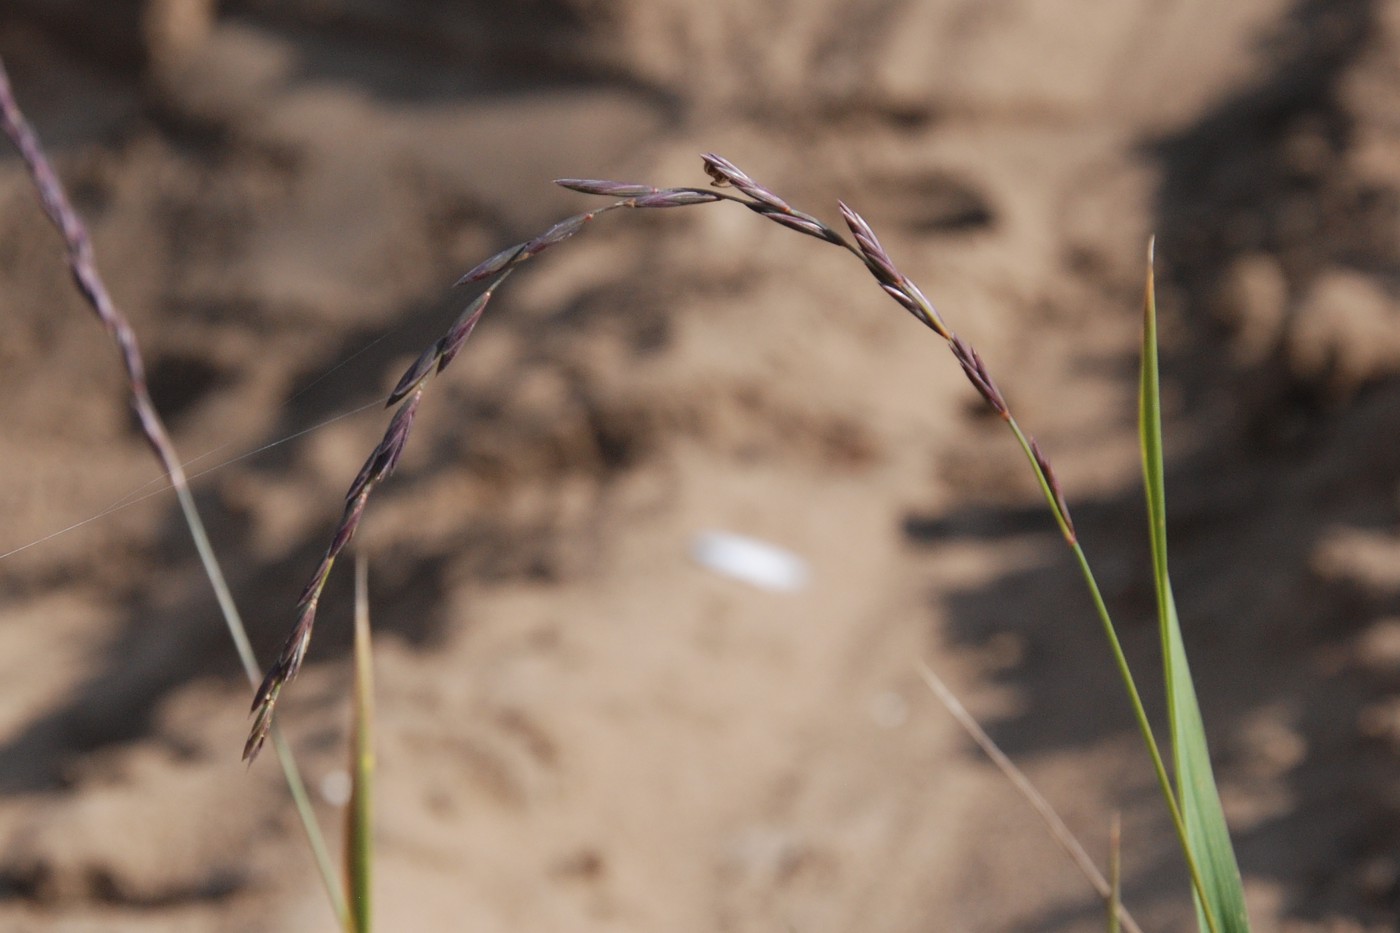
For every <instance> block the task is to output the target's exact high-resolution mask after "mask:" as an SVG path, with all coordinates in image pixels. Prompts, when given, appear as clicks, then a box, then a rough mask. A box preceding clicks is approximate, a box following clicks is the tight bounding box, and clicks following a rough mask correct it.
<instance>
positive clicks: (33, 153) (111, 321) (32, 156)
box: [0, 59, 349, 925]
mask: <svg viewBox="0 0 1400 933" xmlns="http://www.w3.org/2000/svg"><path fill="white" fill-rule="evenodd" d="M0 124H3V126H4V130H5V135H7V136H8V137H9V138H10V141H11V142H12V143H13V144H14V146H15V148H16V149H17V150H19V154H20V157H21V158H22V159H23V160H24V164H25V167H26V169H27V170H28V172H29V177H30V179H31V180H32V181H33V183H34V187H35V190H36V191H37V192H38V195H39V199H40V201H41V202H42V203H43V207H44V212H45V213H46V214H47V215H48V217H49V220H50V221H52V222H53V225H54V226H55V227H57V228H58V231H59V233H60V234H61V235H62V237H63V242H64V247H65V249H66V251H67V257H68V265H69V268H70V269H71V270H72V273H73V279H74V282H75V283H76V285H77V287H78V291H79V292H81V293H82V295H83V298H84V299H86V300H87V302H88V304H89V305H91V307H92V309H93V312H94V313H95V314H96V315H97V317H98V319H99V320H100V321H101V322H102V325H103V326H104V327H105V328H106V329H107V332H108V333H109V334H111V336H112V339H113V341H114V342H115V343H116V345H117V349H118V351H119V352H120V353H121V357H122V364H123V366H124V367H125V370H126V376H127V384H128V393H129V396H130V397H129V402H130V404H131V408H132V412H133V414H134V415H135V417H136V421H137V424H138V426H139V428H140V431H141V435H142V437H143V438H144V439H145V441H146V443H147V444H148V445H149V446H150V448H151V451H152V453H154V455H155V457H156V459H157V461H159V463H160V465H161V468H162V470H163V471H164V472H165V474H166V476H167V478H168V479H169V480H170V485H171V486H172V487H173V488H174V490H175V496H176V498H177V499H178V500H179V503H180V511H181V513H182V514H183V516H184V520H185V525H186V526H187V527H188V528H189V532H190V537H191V538H192V539H193V541H194V546H195V550H196V551H197V552H198V554H199V560H200V563H201V564H202V565H203V567H204V573H205V576H207V577H208V578H209V584H210V586H211V587H212V588H213V590H214V596H215V598H216V599H217V600H218V604H219V610H220V612H221V613H222V615H223V618H224V623H225V625H226V626H227V627H228V632H229V636H230V637H231V638H232V639H233V644H234V648H235V649H236V650H237V652H238V657H239V660H240V661H241V662H242V666H243V671H244V673H245V675H246V676H247V678H248V681H249V683H251V684H252V685H253V686H254V687H256V686H257V685H258V683H259V681H260V680H261V673H260V670H259V667H258V662H257V659H256V658H255V657H254V655H253V648H252V645H251V643H250V642H249V641H248V634H247V630H246V629H245V628H244V625H243V620H242V618H241V616H240V615H239V613H238V607H237V606H236V605H235V604H234V601H233V595H232V593H230V592H229V588H228V583H227V582H226V581H225V579H224V574H223V570H222V569H221V568H220V566H219V561H218V558H217V557H216V556H215V554H214V548H213V546H212V545H211V544H210V542H209V536H208V534H207V533H206V532H205V530H204V522H203V521H202V520H201V519H200V516H199V510H198V508H197V507H196V506H195V501H194V495H193V493H191V492H190V487H189V480H188V478H187V477H186V475H185V470H184V466H183V464H182V463H181V461H180V458H179V456H177V454H176V452H175V446H174V444H173V443H172V442H171V440H170V435H169V433H168V432H167V431H166V428H165V423H164V421H163V420H162V419H161V417H160V414H159V413H158V412H157V411H156V408H155V405H154V403H153V402H152V401H151V397H150V392H149V390H148V388H147V385H146V369H145V363H144V361H143V360H142V358H141V349H140V345H139V344H138V342H137V339H136V333H135V331H133V330H132V328H131V324H130V323H129V322H128V321H127V319H126V316H125V315H124V314H123V313H122V312H121V310H120V308H118V307H117V304H116V302H115V301H113V300H112V297H111V294H110V293H109V292H108V291H107V286H106V283H105V282H104V281H103V279H102V276H101V274H100V273H99V272H98V269H97V265H96V261H95V259H94V256H93V249H92V239H91V237H90V236H89V234H88V230H87V226H86V225H85V224H84V223H83V220H82V217H81V216H79V214H78V212H77V211H76V210H74V208H73V205H72V203H71V202H70V201H69V200H68V194H67V192H66V191H65V190H64V187H63V183H62V182H61V181H60V180H59V178H58V175H57V173H56V172H54V170H53V166H52V165H51V164H50V162H49V160H48V157H47V156H46V155H45V153H44V150H43V146H42V144H41V143H40V141H39V136H38V134H37V133H36V132H35V131H34V128H33V127H32V126H31V125H30V123H29V121H28V120H27V119H26V118H25V116H24V112H23V111H22V110H20V107H19V103H18V102H17V101H16V100H15V96H14V91H13V88H12V87H11V85H10V76H9V73H8V71H7V70H6V69H5V63H4V60H3V59H0ZM272 741H273V746H274V748H275V749H276V751H277V757H278V760H279V761H280V762H281V764H282V773H283V775H284V777H285V779H286V781H287V787H288V789H289V790H290V791H291V795H292V800H293V802H294V804H295V806H296V811H297V816H298V818H299V819H300V821H301V825H302V828H303V829H304V830H305V832H306V838H307V842H308V844H309V845H310V848H311V853H312V857H313V858H314V860H315V862H316V868H317V871H318V873H319V874H320V876H321V880H322V883H323V884H324V885H325V888H326V894H327V895H328V896H329V897H330V899H331V906H332V908H333V909H334V910H335V912H336V915H337V916H338V917H339V918H340V919H341V922H342V925H345V924H346V923H347V922H348V917H349V914H348V911H347V908H346V904H345V895H344V893H343V892H342V891H341V889H340V884H339V882H338V881H337V879H336V874H335V869H334V867H333V863H332V861H331V857H330V853H329V850H328V849H327V848H326V843H325V838H324V836H323V835H322V833H321V828H320V824H319V823H317V821H316V814H315V811H314V810H313V809H312V806H311V799H310V797H309V795H308V794H307V792H306V784H305V782H304V781H303V780H302V777H301V772H300V770H299V769H298V768H297V764H296V760H295V759H294V758H293V757H292V752H291V748H290V747H289V746H288V745H287V742H286V740H285V738H283V736H282V734H281V732H280V730H274V731H273V734H272Z"/></svg>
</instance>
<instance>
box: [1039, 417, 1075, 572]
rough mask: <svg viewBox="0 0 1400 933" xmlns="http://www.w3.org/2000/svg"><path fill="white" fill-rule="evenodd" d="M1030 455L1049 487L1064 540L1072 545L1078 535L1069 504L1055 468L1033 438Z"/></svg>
mask: <svg viewBox="0 0 1400 933" xmlns="http://www.w3.org/2000/svg"><path fill="white" fill-rule="evenodd" d="M1030 447H1031V456H1033V457H1035V464H1036V466H1038V467H1039V468H1040V472H1041V475H1043V476H1044V477H1045V485H1046V486H1048V487H1049V488H1050V494H1051V495H1052V496H1053V497H1054V499H1055V511H1056V512H1058V513H1059V516H1060V521H1061V522H1063V523H1064V524H1063V527H1062V529H1061V530H1062V531H1063V532H1064V535H1065V540H1066V541H1067V542H1069V544H1070V546H1071V547H1073V546H1074V544H1075V543H1076V541H1077V540H1078V536H1077V535H1076V533H1075V530H1074V519H1072V518H1070V514H1069V505H1068V504H1066V502H1065V494H1064V491H1063V490H1062V489H1061V488H1060V480H1059V478H1058V477H1056V476H1055V470H1054V468H1053V467H1051V466H1050V459H1049V458H1048V457H1046V456H1045V451H1044V450H1042V449H1041V447H1040V444H1039V442H1037V441H1036V439H1035V438H1031V439H1030Z"/></svg>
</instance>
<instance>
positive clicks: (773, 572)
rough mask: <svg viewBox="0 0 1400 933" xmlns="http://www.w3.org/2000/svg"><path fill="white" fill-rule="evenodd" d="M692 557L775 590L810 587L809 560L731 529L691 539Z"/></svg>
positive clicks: (723, 572)
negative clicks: (735, 532)
mask: <svg viewBox="0 0 1400 933" xmlns="http://www.w3.org/2000/svg"><path fill="white" fill-rule="evenodd" d="M690 556H691V557H693V558H694V559H695V561H696V563H698V564H700V565H701V566H704V567H707V568H709V569H710V570H713V571H714V572H715V573H718V574H722V575H723V576H726V577H730V578H732V579H735V580H740V581H742V582H744V583H747V584H749V585H750V586H756V587H758V588H759V589H761V590H769V591H771V592H775V593H795V592H797V591H798V590H801V589H804V588H805V587H806V586H807V580H808V577H809V576H810V573H809V571H808V569H807V562H806V561H805V560H803V559H802V558H801V557H798V556H797V555H796V554H794V553H792V552H791V551H788V550H785V549H783V548H780V547H778V546H777V545H775V544H769V543H768V542H767V541H760V540H758V539H757V538H750V537H748V536H746V535H739V534H734V533H733V532H728V531H702V532H700V533H699V534H697V535H696V536H695V537H693V538H692V539H691V540H690Z"/></svg>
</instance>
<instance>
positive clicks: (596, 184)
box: [554, 178, 660, 198]
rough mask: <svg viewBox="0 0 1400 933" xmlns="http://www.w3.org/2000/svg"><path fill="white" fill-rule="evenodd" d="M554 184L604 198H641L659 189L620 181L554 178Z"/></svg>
mask: <svg viewBox="0 0 1400 933" xmlns="http://www.w3.org/2000/svg"><path fill="white" fill-rule="evenodd" d="M554 183H555V184H556V185H558V186H559V187H561V188H568V189H569V190H570V191H577V192H579V193H580V194H598V195H602V196H603V197H605V198H642V197H646V196H647V195H651V194H656V193H657V192H658V191H659V190H660V189H658V188H653V187H652V186H651V185H630V184H627V183H625V182H620V181H603V180H601V179H594V178H556V179H554Z"/></svg>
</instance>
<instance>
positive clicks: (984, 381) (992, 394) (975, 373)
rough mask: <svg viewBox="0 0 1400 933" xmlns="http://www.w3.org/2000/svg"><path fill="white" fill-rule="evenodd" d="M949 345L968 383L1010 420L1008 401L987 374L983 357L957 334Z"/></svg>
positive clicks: (999, 413) (997, 411)
mask: <svg viewBox="0 0 1400 933" xmlns="http://www.w3.org/2000/svg"><path fill="white" fill-rule="evenodd" d="M948 345H949V347H951V348H952V351H953V356H955V357H957V360H958V364H959V365H960V366H962V369H963V372H964V373H966V374H967V378H968V381H969V382H971V383H972V385H973V387H974V388H975V389H977V391H978V392H979V393H981V395H982V397H983V398H984V399H986V400H987V404H988V405H991V406H992V408H993V409H995V410H996V413H997V414H998V415H1001V417H1002V418H1003V419H1007V418H1010V417H1011V412H1010V410H1009V409H1008V408H1007V407H1006V399H1005V398H1003V397H1002V394H1001V390H1000V389H998V388H997V386H996V383H995V382H993V381H992V377H991V374H990V373H988V372H987V367H986V365H985V364H984V363H983V362H982V357H981V356H979V355H978V353H977V351H976V350H974V349H973V348H972V345H971V344H969V343H968V342H967V341H966V340H963V339H962V338H961V337H959V336H957V335H956V334H954V335H953V337H952V338H951V339H950V340H949V341H948Z"/></svg>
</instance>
